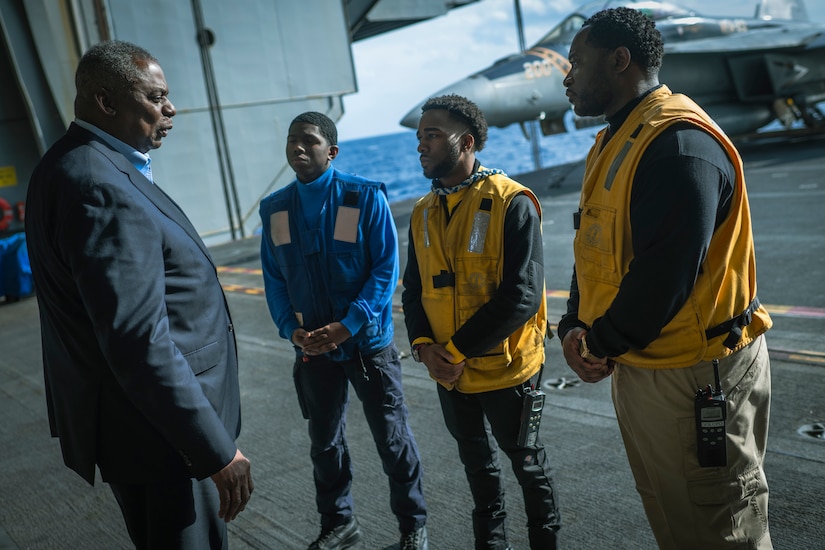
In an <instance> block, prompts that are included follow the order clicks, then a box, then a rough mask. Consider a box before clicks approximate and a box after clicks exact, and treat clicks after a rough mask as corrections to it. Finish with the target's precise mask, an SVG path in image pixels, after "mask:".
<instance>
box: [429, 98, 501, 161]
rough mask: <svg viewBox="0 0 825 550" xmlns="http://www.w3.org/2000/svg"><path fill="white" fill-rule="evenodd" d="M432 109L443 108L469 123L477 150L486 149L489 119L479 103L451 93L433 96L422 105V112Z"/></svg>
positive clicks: (456, 117)
mask: <svg viewBox="0 0 825 550" xmlns="http://www.w3.org/2000/svg"><path fill="white" fill-rule="evenodd" d="M430 109H443V110H445V111H447V112H448V113H450V116H451V117H453V118H454V119H456V120H458V121H460V122H463V123H465V124H467V126H469V127H470V133H471V134H472V135H473V139H475V150H476V151H481V150H482V149H484V144H485V143H486V142H487V121H486V120H485V119H484V113H482V112H481V109H479V108H478V105H476V104H475V103H473V102H472V101H470V100H469V99H467V98H466V97H463V96H460V95H457V94H449V95H442V96H439V97H431V98H430V99H428V100H427V101H426V102H425V103H424V105H422V106H421V112H422V113H423V112H425V111H429V110H430Z"/></svg>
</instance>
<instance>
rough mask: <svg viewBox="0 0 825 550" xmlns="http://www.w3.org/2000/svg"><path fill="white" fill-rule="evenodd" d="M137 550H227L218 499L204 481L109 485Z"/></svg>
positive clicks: (224, 524) (209, 484)
mask: <svg viewBox="0 0 825 550" xmlns="http://www.w3.org/2000/svg"><path fill="white" fill-rule="evenodd" d="M109 486H110V487H111V488H112V492H113V493H114V494H115V498H116V499H117V501H118V504H120V510H121V512H123V519H125V520H126V527H127V529H128V530H129V536H130V537H131V538H132V542H134V544H135V548H136V549H137V550H160V549H163V550H165V549H170V550H171V549H178V550H204V549H210V550H227V549H228V548H229V543H228V540H227V536H226V523H225V522H224V521H223V520H222V519H220V518H219V517H218V508H219V507H220V498H219V497H218V490H217V488H216V487H215V483H214V482H213V481H212V480H211V479H210V478H206V479H204V480H202V481H198V480H196V479H182V480H180V481H177V480H176V481H168V482H164V483H159V484H129V483H110V484H109Z"/></svg>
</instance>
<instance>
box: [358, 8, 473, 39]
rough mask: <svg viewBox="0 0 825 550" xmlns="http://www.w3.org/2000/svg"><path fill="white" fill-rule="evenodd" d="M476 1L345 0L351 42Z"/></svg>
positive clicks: (436, 15)
mask: <svg viewBox="0 0 825 550" xmlns="http://www.w3.org/2000/svg"><path fill="white" fill-rule="evenodd" d="M477 1H478V0H344V11H345V12H346V14H347V19H348V20H349V28H350V36H351V38H352V41H353V42H356V41H358V40H362V39H364V38H370V37H372V36H376V35H378V34H382V33H385V32H389V31H392V30H395V29H400V28H401V27H406V26H407V25H412V24H413V23H418V22H420V21H424V20H426V19H430V18H433V17H438V16H440V15H444V14H446V13H447V12H448V11H449V10H451V9H453V8H460V7H461V6H466V5H467V4H472V3H474V2H477Z"/></svg>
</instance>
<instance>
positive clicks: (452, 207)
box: [402, 95, 560, 550]
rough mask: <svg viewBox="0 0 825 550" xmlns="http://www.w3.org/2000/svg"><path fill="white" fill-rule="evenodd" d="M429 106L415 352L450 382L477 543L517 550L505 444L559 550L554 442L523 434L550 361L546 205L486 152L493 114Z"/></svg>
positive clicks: (408, 312) (409, 319)
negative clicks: (510, 539) (480, 156)
mask: <svg viewBox="0 0 825 550" xmlns="http://www.w3.org/2000/svg"><path fill="white" fill-rule="evenodd" d="M422 113H423V114H422V116H421V121H420V122H419V125H418V133H417V137H418V152H419V154H420V160H421V166H422V168H423V169H424V176H425V177H427V178H429V179H432V180H433V184H432V191H431V192H430V193H428V194H427V195H425V196H424V197H423V198H421V199H420V200H419V201H418V202H417V203H416V205H415V207H414V209H413V212H412V217H411V219H410V234H409V253H408V260H407V267H406V271H405V273H404V292H403V295H402V303H403V306H404V315H405V321H406V325H407V332H408V335H409V338H410V343H411V345H412V350H413V357H414V358H415V360H416V361H419V362H422V363H424V365H425V366H426V367H427V369H428V371H429V374H430V376H431V377H432V378H433V379H434V380H435V381H436V382H438V385H437V388H438V395H439V399H440V401H441V409H442V413H443V416H444V422H445V424H446V426H447V429H448V430H449V432H450V434H451V435H452V436H453V437H454V438H455V440H456V442H457V443H458V452H459V456H460V458H461V461H462V463H463V464H464V470H465V474H466V476H467V480H468V481H469V484H470V490H471V493H472V496H473V501H474V505H475V506H474V510H473V534H474V537H475V548H477V549H481V548H484V549H497V550H504V549H506V548H510V547H509V545H508V544H507V536H506V524H505V520H506V510H505V506H504V491H503V488H502V483H501V469H500V465H499V462H498V458H497V447H498V448H500V449H501V450H502V451H504V453H505V454H506V455H507V456H508V458H509V459H510V461H511V462H512V465H513V470H514V472H515V473H516V477H517V479H518V482H519V484H520V485H521V488H522V492H523V496H524V504H525V509H526V512H527V528H528V537H529V540H530V547H531V548H532V549H533V550H538V549H541V550H553V549H555V548H556V531H557V530H558V529H559V525H560V524H559V513H558V507H557V504H556V492H555V488H554V483H553V478H552V473H551V469H550V466H549V462H548V459H547V455H546V453H545V450H544V445H543V444H542V443H541V441H540V440H539V439H535V440H532V441H530V440H528V441H523V442H521V443H520V442H519V438H518V435H519V427H520V418H521V411H522V406H523V403H524V401H525V393H528V394H529V393H530V392H531V390H533V389H535V388H536V385H537V382H538V378H539V374H540V371H541V368H542V365H543V364H544V339H545V334H546V330H547V328H546V327H547V306H546V302H545V297H544V296H545V293H544V257H543V245H542V236H541V206H540V204H539V201H538V199H537V198H536V196H535V195H534V194H533V192H532V191H531V190H530V189H528V188H526V187H524V186H523V185H521V184H519V183H517V182H515V181H513V180H512V179H510V178H508V177H507V175H506V174H504V173H503V172H502V171H501V170H497V169H488V168H485V167H483V166H481V165H480V163H479V161H478V160H477V159H476V156H475V154H476V151H480V150H481V149H482V148H483V147H484V143H485V141H486V139H487V123H486V121H485V120H484V115H483V114H482V113H481V111H480V110H479V109H478V107H477V106H476V105H475V104H474V103H472V102H471V101H469V100H467V99H466V98H464V97H461V96H457V95H447V96H441V97H436V98H432V99H430V100H428V101H427V102H426V103H425V104H424V106H423V107H422ZM528 398H529V395H528ZM485 418H486V420H487V422H489V428H490V430H491V431H492V435H491V434H490V433H488V430H487V428H486V426H485ZM496 443H497V444H496Z"/></svg>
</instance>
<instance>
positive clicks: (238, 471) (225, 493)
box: [211, 449, 255, 523]
mask: <svg viewBox="0 0 825 550" xmlns="http://www.w3.org/2000/svg"><path fill="white" fill-rule="evenodd" d="M211 477H212V481H214V482H215V486H217V488H218V494H219V495H220V497H221V507H220V509H219V510H218V517H221V518H223V520H224V521H225V522H226V523H229V522H230V521H232V520H233V519H235V518H236V517H238V514H240V513H241V512H243V510H244V508H246V503H247V502H249V498H250V497H251V496H252V491H253V490H254V489H255V484H254V483H252V471H251V470H250V467H249V460H247V458H246V457H245V456H244V455H243V454H242V453H241V451H240V449H238V451H237V452H235V458H233V459H232V462H230V463H229V464H227V465H226V466H224V467H223V469H221V470H220V471H219V472H218V473H215V474H212V476H211Z"/></svg>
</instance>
